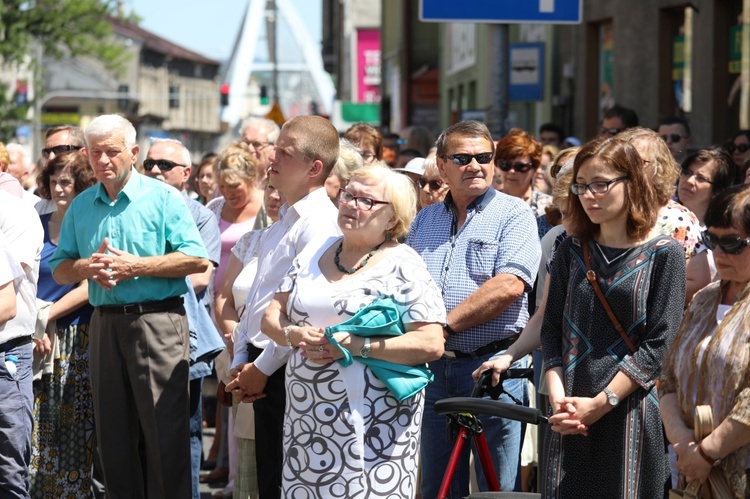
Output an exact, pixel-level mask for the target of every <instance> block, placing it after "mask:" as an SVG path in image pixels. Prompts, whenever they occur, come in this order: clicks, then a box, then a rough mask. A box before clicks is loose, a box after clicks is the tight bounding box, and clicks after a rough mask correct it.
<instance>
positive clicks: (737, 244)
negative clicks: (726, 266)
mask: <svg viewBox="0 0 750 499" xmlns="http://www.w3.org/2000/svg"><path fill="white" fill-rule="evenodd" d="M701 239H702V241H703V244H705V245H706V248H708V249H710V250H711V251H713V250H715V249H716V247H717V246H718V247H720V248H721V251H723V252H724V253H726V254H727V255H739V254H740V253H742V252H743V251H744V250H745V246H747V245H748V244H750V237H747V238H745V239H743V238H741V237H717V236H715V235H713V234H711V233H710V232H708V231H707V230H704V231H703V232H701Z"/></svg>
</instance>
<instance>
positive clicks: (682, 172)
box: [680, 168, 714, 185]
mask: <svg viewBox="0 0 750 499" xmlns="http://www.w3.org/2000/svg"><path fill="white" fill-rule="evenodd" d="M680 175H682V176H683V177H685V180H688V179H689V178H690V177H695V181H696V182H698V183H699V184H711V185H713V184H714V182H713V180H708V179H707V178H706V177H704V176H703V175H701V174H700V173H695V172H693V171H692V170H690V169H689V168H683V169H682V170H680Z"/></svg>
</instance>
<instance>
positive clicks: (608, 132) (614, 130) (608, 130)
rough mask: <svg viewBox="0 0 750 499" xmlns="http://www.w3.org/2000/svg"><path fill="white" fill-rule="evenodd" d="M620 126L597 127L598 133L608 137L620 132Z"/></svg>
mask: <svg viewBox="0 0 750 499" xmlns="http://www.w3.org/2000/svg"><path fill="white" fill-rule="evenodd" d="M622 130H623V129H622V128H604V127H603V126H602V127H599V135H609V136H610V137H614V136H615V135H617V134H618V133H620V132H622Z"/></svg>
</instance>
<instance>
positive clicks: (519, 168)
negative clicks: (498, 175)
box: [497, 161, 534, 173]
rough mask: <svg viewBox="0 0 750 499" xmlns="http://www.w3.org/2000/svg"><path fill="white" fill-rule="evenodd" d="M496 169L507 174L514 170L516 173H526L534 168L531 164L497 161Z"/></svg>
mask: <svg viewBox="0 0 750 499" xmlns="http://www.w3.org/2000/svg"><path fill="white" fill-rule="evenodd" d="M497 167H498V168H500V169H501V170H502V171H504V172H509V171H511V170H515V171H516V172H518V173H526V172H527V171H529V170H531V169H532V168H534V165H532V164H531V163H521V162H520V161H519V162H516V163H511V162H510V161H498V162H497Z"/></svg>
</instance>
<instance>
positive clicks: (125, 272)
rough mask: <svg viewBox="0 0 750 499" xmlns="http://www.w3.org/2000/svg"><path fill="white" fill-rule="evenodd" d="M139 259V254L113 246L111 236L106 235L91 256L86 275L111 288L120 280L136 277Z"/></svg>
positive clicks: (105, 287)
mask: <svg viewBox="0 0 750 499" xmlns="http://www.w3.org/2000/svg"><path fill="white" fill-rule="evenodd" d="M107 251H109V253H107ZM138 260H139V258H138V257H137V256H135V255H132V254H130V253H127V252H125V251H121V250H119V249H117V248H115V247H113V246H111V245H110V244H109V238H108V237H105V238H104V241H103V242H102V244H101V246H99V249H97V250H96V252H95V253H94V254H92V255H91V257H90V258H89V260H88V265H87V266H86V269H85V271H84V272H85V277H86V278H88V279H91V280H92V281H94V282H95V283H97V284H98V285H99V286H101V287H102V288H104V289H106V290H110V289H112V288H114V287H115V286H117V283H119V282H120V281H125V280H127V279H132V278H133V277H136V271H135V269H136V265H137V263H138Z"/></svg>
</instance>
